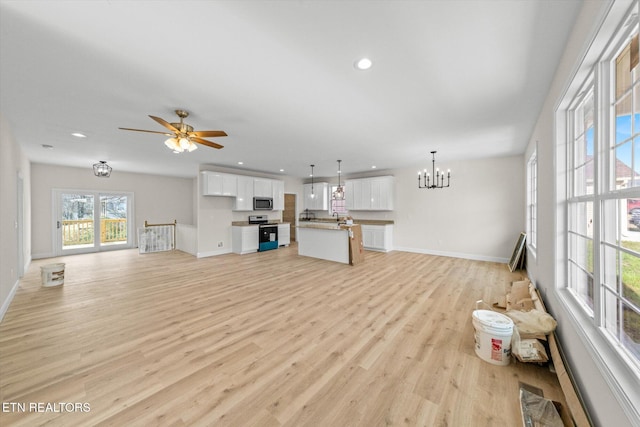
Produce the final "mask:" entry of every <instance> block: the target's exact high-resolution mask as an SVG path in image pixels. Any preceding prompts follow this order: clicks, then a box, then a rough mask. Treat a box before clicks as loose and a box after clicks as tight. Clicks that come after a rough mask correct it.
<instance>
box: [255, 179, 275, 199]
mask: <svg viewBox="0 0 640 427" xmlns="http://www.w3.org/2000/svg"><path fill="white" fill-rule="evenodd" d="M253 195H254V196H255V197H273V185H272V180H271V179H267V178H254V179H253Z"/></svg>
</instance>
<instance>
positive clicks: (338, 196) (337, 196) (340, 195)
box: [332, 160, 344, 200]
mask: <svg viewBox="0 0 640 427" xmlns="http://www.w3.org/2000/svg"><path fill="white" fill-rule="evenodd" d="M341 162H342V160H338V188H336V191H334V192H333V194H332V196H333V199H334V200H343V199H344V188H342V185H340V175H341V171H340V163H341Z"/></svg>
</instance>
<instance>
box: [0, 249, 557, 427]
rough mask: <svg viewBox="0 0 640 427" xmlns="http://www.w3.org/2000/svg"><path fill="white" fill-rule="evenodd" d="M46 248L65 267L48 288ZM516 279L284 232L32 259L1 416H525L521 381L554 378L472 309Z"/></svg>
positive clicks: (344, 422)
mask: <svg viewBox="0 0 640 427" xmlns="http://www.w3.org/2000/svg"><path fill="white" fill-rule="evenodd" d="M54 261H60V262H65V263H66V272H65V273H66V275H65V283H64V285H63V286H60V287H55V288H44V287H41V279H40V268H39V267H40V266H41V265H44V264H47V263H51V262H54ZM517 277H519V275H517V274H513V273H510V272H509V270H508V269H507V266H506V265H505V264H497V263H490V262H480V261H470V260H464V259H455V258H443V257H436V256H429V255H422V254H411V253H404V252H390V253H377V252H366V258H365V262H364V263H363V264H361V265H357V266H348V265H343V264H337V263H332V262H328V261H321V260H316V259H311V258H305V257H299V256H298V255H297V249H296V247H295V245H294V246H293V247H291V248H285V249H278V250H276V251H268V252H264V253H257V254H249V255H235V254H229V255H223V256H217V257H211V258H202V259H197V258H195V257H193V256H191V255H188V254H185V253H182V252H179V251H175V252H165V253H156V254H145V255H139V254H138V252H137V251H136V250H125V251H114V252H103V253H98V254H89V255H76V256H69V257H64V258H58V259H55V260H52V259H49V260H38V261H34V262H33V263H32V265H31V266H30V268H29V270H28V271H27V273H26V275H25V277H24V278H23V279H22V280H21V284H20V288H19V290H18V292H17V293H16V295H15V298H14V300H13V302H12V304H11V306H10V307H9V310H8V312H7V313H6V315H5V318H4V320H3V321H2V323H0V398H1V400H2V402H3V410H4V412H1V413H0V425H2V426H8V425H24V426H34V425H41V424H45V423H46V424H47V425H54V426H56V425H58V426H71V425H113V426H132V425H140V426H150V425H171V426H181V425H189V426H191V425H202V426H213V425H216V426H218V425H220V426H251V425H256V426H386V425H396V426H398V425H403V426H518V425H521V421H520V409H519V404H518V387H519V385H518V382H519V381H522V382H525V383H528V384H531V385H534V386H537V387H540V388H542V389H543V390H544V391H545V397H548V398H551V399H554V400H558V401H561V402H563V398H562V395H561V390H560V386H559V385H558V382H557V379H556V377H555V375H554V374H552V373H550V372H549V370H548V369H547V368H546V367H540V366H537V365H531V364H513V363H512V364H511V365H510V366H508V367H500V366H494V365H491V364H489V363H487V362H485V361H483V360H481V359H480V358H479V357H478V356H476V354H475V352H474V339H473V326H472V324H471V312H472V311H473V309H474V308H475V301H476V300H479V299H485V300H491V298H492V297H493V296H497V295H499V294H500V292H501V291H502V290H503V289H504V285H505V284H506V283H508V282H510V281H512V280H514V279H515V278H517ZM18 402H20V403H24V404H25V405H26V411H25V412H21V411H19V410H17V409H19V408H17V407H13V412H7V410H8V409H10V408H9V407H8V406H7V404H11V403H18ZM37 402H40V403H56V404H58V403H59V402H65V403H80V404H81V403H86V404H87V405H86V406H85V407H84V409H85V410H86V409H89V411H88V412H81V411H77V412H73V413H67V412H30V409H32V408H30V407H29V404H32V403H37ZM66 406H67V407H66V408H65V406H62V407H60V405H58V406H57V407H50V408H49V409H54V410H61V409H62V410H65V409H69V408H68V405H66ZM40 409H46V407H45V408H40Z"/></svg>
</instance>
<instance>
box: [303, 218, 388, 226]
mask: <svg viewBox="0 0 640 427" xmlns="http://www.w3.org/2000/svg"><path fill="white" fill-rule="evenodd" d="M314 222H316V223H317V222H320V223H326V222H328V223H334V224H335V223H336V222H337V221H336V220H335V218H317V219H314V220H311V221H298V223H299V224H303V223H314ZM353 223H354V224H360V225H393V224H394V221H393V220H388V219H356V218H354V219H353Z"/></svg>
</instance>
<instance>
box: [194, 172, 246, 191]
mask: <svg viewBox="0 0 640 427" xmlns="http://www.w3.org/2000/svg"><path fill="white" fill-rule="evenodd" d="M201 174H202V195H203V196H229V197H235V196H236V195H237V192H238V183H237V179H236V175H231V174H226V173H219V172H211V171H202V172H201Z"/></svg>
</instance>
